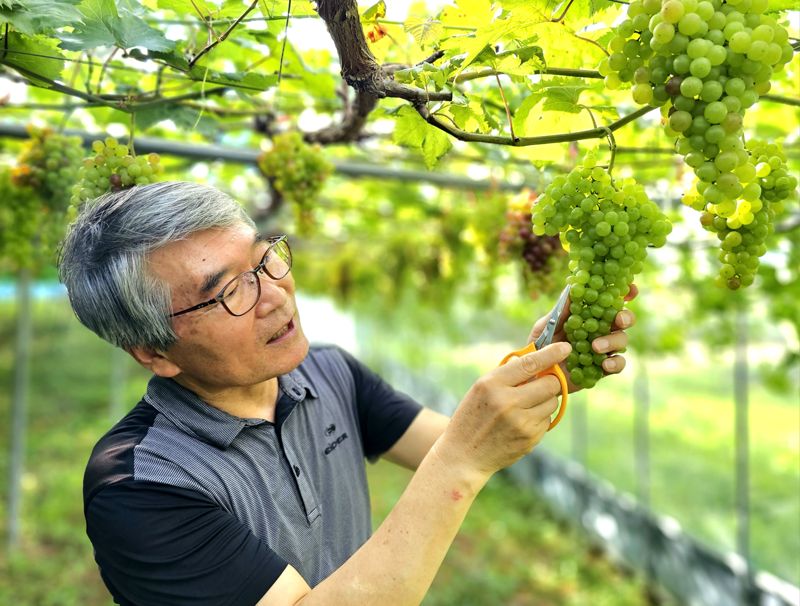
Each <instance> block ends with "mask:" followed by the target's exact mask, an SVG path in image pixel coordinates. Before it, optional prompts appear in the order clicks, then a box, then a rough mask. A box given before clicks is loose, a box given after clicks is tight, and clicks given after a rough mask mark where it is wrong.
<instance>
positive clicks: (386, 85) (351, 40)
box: [317, 0, 452, 103]
mask: <svg viewBox="0 0 800 606" xmlns="http://www.w3.org/2000/svg"><path fill="white" fill-rule="evenodd" d="M317 10H318V12H319V16H320V17H322V19H323V21H325V25H326V26H327V28H328V32H329V33H330V36H331V38H332V39H333V43H334V45H335V46H336V52H337V54H338V56H339V63H340V64H341V74H342V78H344V80H345V82H347V83H348V84H349V85H350V86H352V87H353V88H354V89H355V90H356V91H361V92H363V93H366V94H368V95H371V96H373V97H375V98H376V99H381V98H383V97H397V98H400V99H405V100H407V101H411V102H412V103H417V102H427V101H450V100H451V99H452V94H451V93H449V92H428V91H425V90H422V89H418V88H414V87H411V86H406V85H403V84H399V83H397V82H395V81H394V80H393V79H392V77H391V74H388V73H387V71H385V70H384V69H383V68H382V67H381V66H380V65H379V64H378V62H377V60H376V59H375V56H374V55H373V54H372V52H371V51H370V50H369V47H368V46H367V41H366V39H365V38H364V30H363V28H362V26H361V19H360V18H359V13H358V4H357V3H356V0H319V2H318V3H317Z"/></svg>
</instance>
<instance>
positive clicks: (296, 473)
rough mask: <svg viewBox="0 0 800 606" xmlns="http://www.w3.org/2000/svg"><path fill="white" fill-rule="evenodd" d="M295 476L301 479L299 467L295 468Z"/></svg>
mask: <svg viewBox="0 0 800 606" xmlns="http://www.w3.org/2000/svg"><path fill="white" fill-rule="evenodd" d="M294 475H296V476H297V477H298V478H299V477H300V468H299V467H298V466H297V465H295V466H294Z"/></svg>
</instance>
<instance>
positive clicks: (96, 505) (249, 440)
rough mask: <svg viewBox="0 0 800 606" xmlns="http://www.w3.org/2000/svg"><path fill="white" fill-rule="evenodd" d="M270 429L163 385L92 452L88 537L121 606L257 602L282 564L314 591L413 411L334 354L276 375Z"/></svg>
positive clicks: (340, 553)
mask: <svg viewBox="0 0 800 606" xmlns="http://www.w3.org/2000/svg"><path fill="white" fill-rule="evenodd" d="M278 382H279V386H280V393H279V398H278V403H277V408H276V422H275V423H270V422H268V421H265V420H263V419H242V418H238V417H233V416H231V415H229V414H227V413H225V412H222V411H221V410H219V409H217V408H214V407H212V406H210V405H208V404H207V403H205V402H204V401H202V400H201V399H199V398H198V397H197V396H196V395H195V394H194V393H192V392H191V391H189V390H187V389H185V388H183V387H181V386H180V385H178V384H177V383H175V382H174V381H172V380H169V379H162V378H158V377H154V378H153V379H151V381H150V383H149V385H148V388H147V393H146V395H145V396H144V398H143V399H142V401H141V402H139V404H138V405H137V406H136V407H135V408H134V409H133V410H132V411H131V412H130V413H128V415H126V416H125V417H124V418H123V419H122V420H121V421H120V422H119V423H118V424H117V425H115V426H114V427H113V428H112V429H111V431H109V433H108V434H106V435H105V436H104V437H103V438H102V439H101V440H100V441H99V442H98V444H97V445H96V446H95V449H94V451H93V452H92V455H91V458H90V459H89V463H88V465H87V469H86V475H85V478H84V508H85V514H86V525H87V533H88V535H89V538H90V539H91V541H92V544H93V545H94V549H95V559H96V560H97V563H98V565H99V566H100V572H101V575H102V577H103V580H104V582H105V583H106V585H107V587H108V588H109V590H110V591H111V594H112V595H113V597H114V599H115V601H117V602H118V603H120V604H164V605H170V606H173V605H178V604H189V603H192V604H215V605H222V604H242V605H245V604H255V603H256V602H257V601H258V600H259V599H260V598H261V597H262V596H263V595H264V593H266V591H267V590H268V589H269V587H270V586H271V585H272V583H274V581H275V580H276V579H277V578H278V576H280V574H281V573H282V572H283V570H284V569H285V567H286V565H287V563H288V564H291V565H292V566H294V567H295V568H296V569H297V570H298V571H299V572H300V574H301V575H302V576H303V577H304V578H305V579H306V581H307V582H308V583H309V584H310V585H311V586H314V585H316V584H317V583H319V582H320V581H321V580H322V579H324V578H325V577H326V576H328V575H329V574H330V573H331V572H333V571H334V570H336V569H337V568H338V567H339V566H341V565H342V564H343V563H344V561H345V560H347V559H348V558H349V557H350V556H351V555H352V554H353V553H354V552H355V551H356V550H357V549H358V548H359V547H360V546H361V545H362V544H363V543H364V542H365V541H366V540H367V538H368V537H369V536H370V532H371V520H370V506H369V494H368V490H367V483H366V475H365V463H364V460H365V457H366V458H373V457H377V456H379V455H380V454H381V453H383V452H385V451H386V450H388V449H389V448H390V447H391V446H392V445H393V444H394V443H395V442H396V441H397V439H398V438H399V437H400V436H401V435H402V434H403V432H404V431H405V430H406V429H407V428H408V425H409V424H410V423H411V421H412V420H413V419H414V417H415V416H416V414H417V413H418V412H419V410H420V407H419V405H418V404H416V403H415V402H414V401H413V400H411V399H410V398H409V397H408V396H406V395H404V394H402V393H399V392H397V391H395V390H394V389H392V388H391V387H390V386H389V385H388V384H387V383H385V382H384V381H383V380H382V379H381V378H380V377H378V376H377V375H376V374H375V373H373V372H371V371H370V370H369V369H367V368H366V367H365V366H363V365H362V364H361V363H359V362H358V361H357V360H355V359H354V358H353V357H352V356H350V355H349V354H347V353H346V352H344V351H343V350H341V349H339V348H336V347H332V346H324V347H313V348H312V349H311V351H310V352H309V355H308V356H307V358H306V359H305V360H304V361H303V363H302V364H301V365H300V366H299V367H298V368H297V369H295V370H293V371H292V372H290V373H288V374H286V375H283V376H281V377H279V378H278Z"/></svg>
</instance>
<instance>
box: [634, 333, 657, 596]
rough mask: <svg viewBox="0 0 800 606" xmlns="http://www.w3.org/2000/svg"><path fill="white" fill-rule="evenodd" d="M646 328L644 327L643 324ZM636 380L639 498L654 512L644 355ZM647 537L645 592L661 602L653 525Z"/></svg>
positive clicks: (638, 362) (645, 532)
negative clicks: (655, 562)
mask: <svg viewBox="0 0 800 606" xmlns="http://www.w3.org/2000/svg"><path fill="white" fill-rule="evenodd" d="M642 328H644V327H642ZM636 369H637V371H636V376H635V377H634V379H633V451H634V456H633V460H634V464H635V466H636V499H637V501H638V502H639V506H640V507H641V509H642V510H643V511H650V492H651V489H650V381H649V377H648V375H647V363H646V362H645V360H644V356H640V357H638V358H637V360H636ZM642 535H643V537H644V554H643V555H644V563H643V568H644V577H645V585H646V588H645V591H646V597H647V600H648V603H649V604H656V603H658V600H657V596H656V589H655V578H656V574H655V567H654V563H653V528H652V527H651V526H649V525H645V527H644V528H642Z"/></svg>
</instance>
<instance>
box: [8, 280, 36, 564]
mask: <svg viewBox="0 0 800 606" xmlns="http://www.w3.org/2000/svg"><path fill="white" fill-rule="evenodd" d="M32 335H33V321H32V311H31V274H30V272H29V271H28V270H27V269H23V270H21V271H20V272H19V274H18V276H17V335H16V340H15V344H14V392H13V394H12V397H11V428H10V429H11V436H10V438H11V440H10V444H11V452H10V457H9V458H10V462H9V474H8V483H9V485H8V549H9V551H11V550H13V549H15V548H16V546H17V544H18V543H19V535H20V526H21V524H20V513H21V503H22V474H23V473H24V469H25V429H26V425H27V412H26V409H27V406H28V387H29V385H30V345H31V338H32Z"/></svg>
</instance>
